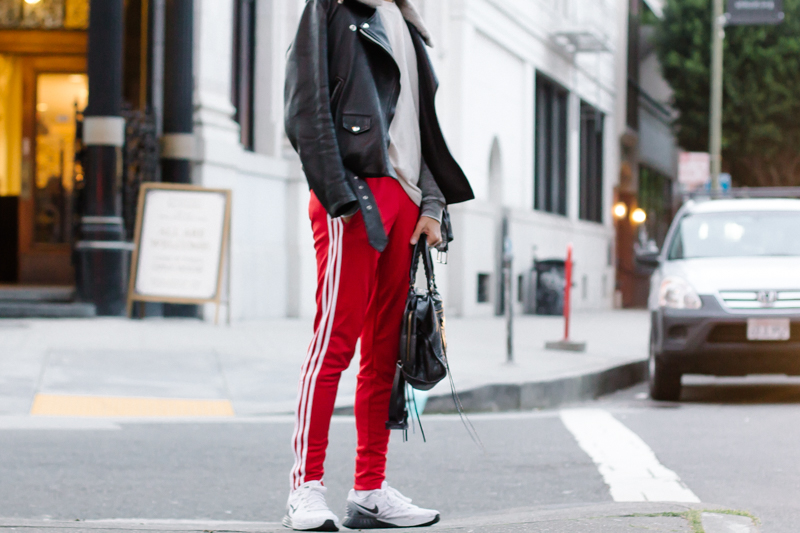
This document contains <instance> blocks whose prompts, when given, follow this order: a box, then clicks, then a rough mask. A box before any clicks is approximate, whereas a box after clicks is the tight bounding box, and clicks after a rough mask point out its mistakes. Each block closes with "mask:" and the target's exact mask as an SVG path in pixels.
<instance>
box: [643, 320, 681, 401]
mask: <svg viewBox="0 0 800 533" xmlns="http://www.w3.org/2000/svg"><path fill="white" fill-rule="evenodd" d="M648 370H649V372H648V373H649V378H648V383H649V385H650V398H652V399H654V400H658V401H664V402H677V401H678V400H679V399H680V397H681V374H680V372H678V371H676V370H675V369H674V368H672V367H671V366H670V365H668V364H667V363H666V362H664V361H662V360H660V359H659V358H658V357H656V352H655V343H654V342H653V338H652V333H651V340H650V359H649V361H648Z"/></svg>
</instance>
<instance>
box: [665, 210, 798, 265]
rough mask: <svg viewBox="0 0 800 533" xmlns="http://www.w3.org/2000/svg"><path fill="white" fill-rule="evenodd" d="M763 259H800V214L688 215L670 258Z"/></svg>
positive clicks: (682, 223)
mask: <svg viewBox="0 0 800 533" xmlns="http://www.w3.org/2000/svg"><path fill="white" fill-rule="evenodd" d="M762 256H800V212H792V211H772V212H768V211H763V212H738V213H736V212H732V213H700V214H694V215H687V216H685V217H683V218H682V219H681V221H680V225H679V226H678V229H677V231H676V232H675V236H674V237H673V239H672V243H671V245H670V247H669V259H694V258H701V257H762Z"/></svg>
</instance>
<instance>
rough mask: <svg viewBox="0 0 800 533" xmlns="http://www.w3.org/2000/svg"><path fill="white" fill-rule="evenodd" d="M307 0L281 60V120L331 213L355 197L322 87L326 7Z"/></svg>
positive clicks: (326, 0)
mask: <svg viewBox="0 0 800 533" xmlns="http://www.w3.org/2000/svg"><path fill="white" fill-rule="evenodd" d="M330 1H331V0H308V2H307V3H306V7H305V9H304V11H303V15H302V17H301V18H300V25H299V28H298V30H297V35H296V36H295V39H294V42H293V43H292V46H291V47H290V48H289V52H288V56H287V62H286V86H285V91H284V122H285V128H286V135H287V136H288V138H289V141H290V142H291V143H292V146H293V147H294V149H295V150H296V151H297V154H298V155H299V156H300V162H301V163H302V164H303V171H304V172H305V175H306V179H308V184H309V186H310V187H311V189H312V190H313V191H314V194H315V195H316V196H317V198H318V199H319V201H320V203H321V204H322V206H323V207H324V208H325V210H326V211H328V213H329V214H330V215H331V216H332V217H338V216H341V215H343V214H346V213H349V212H351V211H353V210H354V209H355V208H356V206H357V198H356V195H355V193H354V192H353V189H352V187H351V186H350V185H349V183H348V182H347V179H346V175H345V172H347V171H346V169H345V168H344V165H343V163H342V157H341V154H340V152H339V144H338V142H337V140H336V126H335V124H334V122H333V116H332V114H331V107H330V89H329V87H328V9H329V7H330Z"/></svg>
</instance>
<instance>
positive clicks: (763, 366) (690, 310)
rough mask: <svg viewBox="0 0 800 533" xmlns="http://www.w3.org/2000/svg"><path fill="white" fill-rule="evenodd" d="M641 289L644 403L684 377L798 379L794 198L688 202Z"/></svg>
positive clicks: (799, 264) (798, 232) (799, 287)
mask: <svg viewBox="0 0 800 533" xmlns="http://www.w3.org/2000/svg"><path fill="white" fill-rule="evenodd" d="M637 259H638V260H639V262H640V264H644V265H649V266H651V267H655V271H654V273H653V276H652V278H651V282H650V300H649V305H648V307H649V309H650V311H651V316H652V326H651V332H650V396H651V397H652V398H653V399H656V400H673V401H675V400H678V399H679V398H680V392H681V376H682V375H683V374H710V375H722V376H744V375H747V374H789V375H800V200H794V199H717V200H707V201H700V202H697V201H689V202H687V203H686V204H685V205H684V206H683V207H682V208H681V209H680V211H679V212H678V214H677V215H676V217H675V220H674V221H673V223H672V226H671V227H670V229H669V233H668V234H667V238H666V240H665V241H664V248H663V249H662V250H661V251H660V252H656V253H653V254H650V255H641V256H639V257H638V258H637Z"/></svg>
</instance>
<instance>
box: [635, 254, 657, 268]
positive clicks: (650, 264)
mask: <svg viewBox="0 0 800 533" xmlns="http://www.w3.org/2000/svg"><path fill="white" fill-rule="evenodd" d="M660 255H661V253H660V252H659V251H658V250H656V251H649V250H648V251H647V252H644V253H638V254H636V256H635V257H636V263H637V264H638V265H639V266H640V267H643V268H647V269H652V270H655V269H656V268H658V267H659V265H661V259H660Z"/></svg>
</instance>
